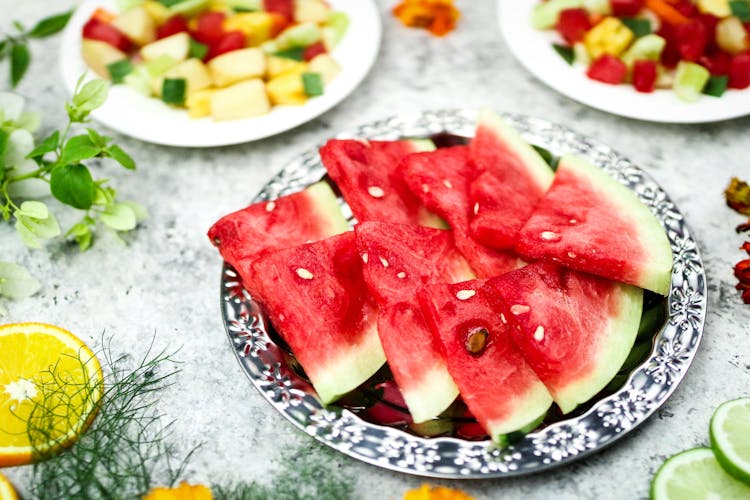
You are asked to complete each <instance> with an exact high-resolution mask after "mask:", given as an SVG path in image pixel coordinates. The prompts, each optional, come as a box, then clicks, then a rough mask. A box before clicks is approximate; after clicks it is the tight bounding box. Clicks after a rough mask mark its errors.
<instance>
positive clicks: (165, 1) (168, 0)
mask: <svg viewBox="0 0 750 500" xmlns="http://www.w3.org/2000/svg"><path fill="white" fill-rule="evenodd" d="M184 1H185V0H158V2H159V3H160V4H162V5H163V6H164V7H172V6H173V5H177V4H178V3H180V2H184Z"/></svg>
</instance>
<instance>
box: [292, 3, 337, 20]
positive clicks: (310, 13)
mask: <svg viewBox="0 0 750 500" xmlns="http://www.w3.org/2000/svg"><path fill="white" fill-rule="evenodd" d="M330 14H331V8H330V7H328V5H326V4H325V3H324V2H321V1H320V0H296V1H295V2H294V20H295V21H297V22H298V23H306V22H312V23H321V24H322V23H324V22H326V21H328V16H329V15H330Z"/></svg>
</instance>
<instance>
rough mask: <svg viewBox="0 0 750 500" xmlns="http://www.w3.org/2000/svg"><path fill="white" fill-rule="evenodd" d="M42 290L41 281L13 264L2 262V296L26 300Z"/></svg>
mask: <svg viewBox="0 0 750 500" xmlns="http://www.w3.org/2000/svg"><path fill="white" fill-rule="evenodd" d="M40 288H41V285H40V284H39V281H37V280H36V279H35V278H34V277H33V276H32V275H31V274H29V272H28V271H27V270H26V269H24V268H23V267H21V266H19V265H17V264H13V263H12V262H0V295H3V296H5V297H8V298H11V299H25V298H26V297H30V296H31V295H34V294H35V293H36V292H38V291H39V289H40Z"/></svg>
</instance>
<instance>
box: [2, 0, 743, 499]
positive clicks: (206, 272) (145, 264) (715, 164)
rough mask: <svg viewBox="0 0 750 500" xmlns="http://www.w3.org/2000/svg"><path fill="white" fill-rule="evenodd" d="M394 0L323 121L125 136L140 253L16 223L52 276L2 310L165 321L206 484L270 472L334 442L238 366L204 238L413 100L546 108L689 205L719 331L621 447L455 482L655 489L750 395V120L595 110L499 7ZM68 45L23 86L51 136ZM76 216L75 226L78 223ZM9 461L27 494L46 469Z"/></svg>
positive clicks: (398, 488)
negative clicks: (746, 198) (734, 181)
mask: <svg viewBox="0 0 750 500" xmlns="http://www.w3.org/2000/svg"><path fill="white" fill-rule="evenodd" d="M353 1H354V0H353ZM71 3H72V2H68V1H62V0H56V1H55V2H50V1H42V0H28V1H24V2H18V1H15V0H0V11H2V12H4V13H6V15H5V16H3V17H4V20H3V21H1V22H0V26H1V27H2V28H3V29H6V28H7V27H8V26H9V25H10V19H20V20H23V21H24V22H27V24H31V23H32V22H33V21H34V20H36V19H38V18H40V17H42V16H44V15H48V14H50V13H51V12H52V11H59V10H62V9H63V8H64V7H65V6H66V5H68V4H71ZM379 3H380V5H381V10H382V14H383V19H384V29H385V31H384V40H383V46H382V49H381V52H380V56H379V58H378V61H377V63H376V65H375V67H374V68H373V70H372V72H371V73H370V75H369V76H368V78H367V79H366V80H365V82H364V84H363V85H362V86H361V87H360V88H359V89H357V90H356V91H355V92H354V94H353V95H352V96H351V97H350V98H349V99H347V100H346V101H344V102H343V103H341V104H340V105H339V106H337V107H336V108H335V109H333V110H332V111H330V112H328V113H326V114H325V115H323V116H322V117H320V118H318V119H317V120H314V121H312V122H310V123H308V124H306V125H304V126H301V127H299V128H297V129H295V130H293V131H291V132H287V133H285V134H282V135H279V136H276V137H274V138H271V139H267V140H263V141H260V142H255V143H250V144H245V145H240V146H234V147H225V148H215V149H203V150H186V149H174V148H168V147H160V146H154V145H150V144H145V143H142V142H138V141H135V140H131V139H129V138H127V137H120V136H118V135H117V134H116V133H113V134H114V135H115V136H117V139H118V141H120V143H121V144H122V145H123V146H124V147H125V148H126V150H128V151H130V152H131V153H132V155H133V156H134V157H135V159H136V160H137V162H138V166H139V169H138V171H137V172H136V173H130V172H126V171H124V170H121V169H115V168H111V167H110V166H103V167H102V169H103V171H104V175H106V176H108V177H110V178H112V180H113V184H114V185H115V186H116V187H117V188H118V190H119V192H120V194H121V196H122V197H123V198H125V199H134V200H137V201H138V202H140V203H142V204H143V205H145V206H146V207H148V209H149V211H150V213H151V217H150V218H149V220H148V221H147V222H146V223H145V224H143V226H142V227H141V228H140V229H139V230H138V231H136V232H135V234H134V235H133V237H132V238H130V239H129V242H128V244H127V246H122V245H120V244H119V243H117V242H116V241H114V240H113V239H111V238H107V237H106V236H105V237H103V238H102V239H101V240H100V241H98V242H97V244H96V245H95V246H94V248H93V249H91V250H90V251H89V252H87V253H86V254H83V255H82V254H79V252H78V251H77V249H76V248H74V247H71V246H68V245H61V244H53V245H50V246H48V248H47V251H29V250H26V249H25V248H23V247H22V245H21V244H20V243H19V241H18V240H17V239H16V238H15V235H14V232H13V230H12V228H11V227H9V226H6V225H1V226H0V257H1V258H2V260H11V261H16V262H19V263H21V264H23V265H25V266H27V267H28V268H29V270H30V271H31V272H32V273H33V274H34V275H36V276H38V277H39V278H41V280H42V281H43V282H44V288H43V290H42V291H41V292H40V293H39V294H38V295H37V296H35V297H33V298H31V299H28V300H25V301H21V302H15V303H10V304H8V305H9V308H10V315H9V316H8V317H6V318H3V319H2V321H3V322H5V321H13V322H15V321H44V322H50V323H54V324H58V325H61V326H63V327H66V328H68V329H70V330H72V331H74V332H76V333H77V334H78V335H80V336H81V337H82V338H83V339H85V340H86V341H87V342H89V343H90V345H92V346H98V345H99V343H100V339H101V334H102V332H106V334H107V335H108V336H111V337H112V339H113V340H112V347H113V350H114V351H115V353H125V352H130V353H133V354H141V353H143V352H144V350H145V348H146V346H147V344H148V343H149V342H150V340H151V338H152V336H153V335H154V332H156V344H157V347H163V346H169V347H175V348H176V347H178V346H183V347H182V350H181V352H180V354H179V358H180V359H181V360H182V361H184V364H183V365H182V370H183V371H182V374H181V375H180V377H179V380H178V383H177V385H175V386H174V387H172V388H171V389H169V390H167V391H166V392H165V393H164V394H163V397H162V398H161V400H160V402H159V409H160V410H161V411H162V412H163V413H164V414H165V416H166V418H170V419H177V423H176V425H175V428H174V434H173V436H172V439H173V440H174V442H176V443H177V444H178V445H180V446H183V447H184V448H186V449H187V448H190V447H192V446H194V445H195V444H197V443H200V442H205V443H206V444H205V445H204V446H203V447H202V448H200V450H199V451H198V452H197V453H196V455H195V457H194V459H193V460H192V462H191V466H190V467H189V469H188V473H189V478H190V479H191V480H192V481H213V480H225V479H226V480H230V479H234V480H238V479H244V480H253V479H258V480H263V478H264V477H266V476H267V475H268V474H269V473H270V471H272V470H274V467H276V465H277V464H278V461H279V460H280V456H281V453H282V451H283V450H284V449H295V448H297V447H300V446H305V447H307V448H308V449H310V450H311V451H310V453H321V451H320V450H319V448H318V446H316V445H313V442H312V439H311V438H309V437H308V436H307V435H304V434H302V433H300V432H299V431H298V430H296V429H295V428H293V427H292V426H291V425H290V424H288V423H287V422H286V421H285V420H283V419H281V418H280V417H279V416H278V415H277V414H276V413H275V412H274V410H272V409H271V407H270V406H269V405H268V404H267V403H266V402H265V401H263V399H262V398H261V397H260V396H259V395H258V394H257V393H256V391H255V390H254V389H253V388H252V386H251V385H250V384H249V382H248V381H247V380H246V378H245V376H244V375H243V374H242V372H241V371H240V367H239V365H238V364H237V362H236V361H235V359H234V356H233V354H232V352H231V349H230V348H229V346H228V343H227V339H226V335H225V333H224V330H223V327H222V324H221V321H220V318H219V308H218V295H219V294H218V284H219V270H220V264H221V261H220V259H219V257H218V255H217V253H216V252H215V250H214V249H213V248H212V247H211V246H210V245H209V244H208V241H207V240H206V238H205V236H204V235H205V232H206V230H207V229H208V227H209V226H210V225H211V223H212V222H213V221H214V220H216V219H217V218H218V217H219V216H221V215H223V214H225V213H227V212H230V211H232V210H235V209H237V208H240V207H241V206H243V204H245V203H246V202H247V201H248V200H249V199H250V198H251V197H252V196H253V195H254V194H255V193H256V192H257V191H258V190H259V189H260V187H261V186H262V185H263V184H264V183H265V182H266V181H267V180H268V179H269V178H270V177H271V176H273V175H274V173H275V172H276V171H277V170H278V169H280V168H281V167H282V166H283V165H284V164H285V162H287V161H288V160H289V159H290V158H292V157H294V156H295V155H297V154H299V153H300V152H302V151H304V150H306V149H308V148H310V147H311V146H313V145H314V144H316V143H318V142H319V141H321V140H323V139H325V138H327V137H329V136H331V135H332V134H334V133H335V132H336V131H339V130H343V129H349V128H352V126H354V125H356V124H360V123H363V122H367V121H370V120H373V119H378V118H381V117H383V116H385V115H389V114H393V113H396V112H400V111H414V110H425V109H435V108H455V107H479V106H490V107H493V108H495V109H498V110H502V111H508V112H515V113H524V114H528V115H533V116H538V117H542V118H546V119H548V120H552V121H556V122H560V123H564V124H566V125H568V126H569V127H572V128H574V129H576V130H577V131H579V132H582V133H584V134H587V135H590V136H592V137H594V138H596V139H598V140H601V141H604V142H606V143H608V144H610V145H612V146H613V147H615V148H616V149H617V150H619V151H622V152H624V153H626V154H627V155H628V156H629V157H630V158H631V159H633V160H634V161H635V162H636V163H637V164H638V165H640V166H642V167H643V168H645V169H646V170H648V171H649V172H650V173H651V174H652V175H653V176H654V177H655V178H656V180H657V181H658V182H659V183H660V184H661V185H662V186H663V187H664V188H665V189H666V191H667V192H668V193H669V194H670V195H671V196H672V198H673V199H674V200H675V202H676V203H677V205H678V206H679V208H680V209H681V210H682V211H683V213H684V214H685V215H686V217H687V220H688V222H689V224H690V226H691V227H692V229H693V232H694V235H695V237H696V238H697V239H698V241H699V243H700V248H701V251H702V254H703V259H704V262H705V265H706V269H707V273H708V281H709V291H710V295H709V313H708V318H707V321H706V328H705V337H704V340H703V344H702V346H701V348H700V350H699V352H698V355H697V357H696V359H695V363H694V365H693V367H692V368H691V370H690V373H689V374H688V375H687V377H686V379H685V380H684V382H683V384H682V386H680V388H679V389H678V390H677V391H676V393H675V394H674V395H673V396H672V398H671V399H670V400H669V401H668V402H667V403H666V404H665V405H664V406H663V407H662V409H661V410H660V411H659V412H658V414H657V415H655V416H653V417H652V418H651V419H650V420H649V421H648V422H646V423H645V424H644V425H643V426H641V427H640V428H639V429H638V430H636V431H635V432H633V433H632V434H630V435H629V436H628V437H627V438H625V439H623V440H622V441H621V442H619V443H618V444H617V445H615V446H613V447H612V448H611V449H608V450H606V451H604V452H602V453H599V454H597V455H595V456H593V457H591V458H588V459H586V460H584V461H581V462H579V463H575V464H573V465H571V466H568V467H563V468H560V469H557V470H555V471H552V472H547V473H544V474H539V475H536V476H532V477H525V478H519V479H512V480H496V481H472V482H460V483H455V485H457V486H459V487H461V488H464V489H465V490H467V491H468V492H470V493H471V494H474V495H476V496H477V497H478V498H500V497H502V498H529V499H536V498H539V499H545V498H551V497H556V498H559V499H561V500H562V499H572V498H603V497H606V498H623V499H624V498H628V499H631V498H645V497H646V496H647V494H648V485H649V481H650V479H651V476H652V474H653V473H654V472H655V471H656V469H657V468H658V467H659V465H660V464H661V462H662V461H663V460H664V458H665V457H667V456H669V455H671V454H673V453H676V452H678V451H681V450H683V449H686V448H689V447H693V446H699V445H706V444H707V442H708V433H707V426H708V421H709V417H710V415H711V412H712V411H713V409H714V407H715V406H716V405H718V404H719V403H720V402H722V401H724V400H727V399H731V398H735V397H739V396H743V395H748V393H749V392H750V390H748V387H750V342H749V341H748V340H749V339H748V336H749V334H750V306H744V305H742V303H741V301H740V299H739V297H738V295H737V293H736V292H735V291H734V289H733V284H734V279H733V277H732V265H733V263H734V262H735V261H737V260H738V259H739V258H741V253H740V251H739V250H737V247H738V246H739V245H740V244H741V241H742V239H741V237H740V236H738V235H736V234H735V233H734V230H733V228H734V226H735V225H736V224H737V223H739V222H740V221H741V218H740V217H739V216H738V215H736V214H734V213H733V212H732V211H730V210H729V209H728V208H726V207H725V206H724V203H723V197H722V191H723V189H724V188H725V186H726V185H727V183H728V182H729V179H730V177H731V176H732V175H737V176H741V177H744V178H746V179H748V178H750V164H749V163H748V156H747V148H748V144H749V143H748V136H747V131H748V126H750V118H743V119H738V120H733V121H728V122H723V123H718V124H712V125H696V126H689V125H688V126H671V125H659V124H649V123H643V122H639V121H634V120H629V119H623V118H618V117H615V116H611V115H608V114H605V113H602V112H599V111H595V110H592V109H588V108H585V107H583V106H581V105H579V104H577V103H576V102H574V101H571V100H569V99H567V98H565V97H562V96H560V95H558V94H557V93H555V92H554V91H552V90H550V89H548V88H547V87H545V86H543V85H542V84H540V83H539V82H537V81H536V80H535V79H534V78H533V77H531V76H530V75H529V74H528V73H527V72H526V71H525V70H524V69H523V68H522V67H521V66H520V65H519V64H518V63H517V62H516V61H515V60H514V59H513V57H512V56H511V54H510V53H509V52H508V50H507V48H506V46H505V44H504V43H503V42H502V40H501V37H500V35H499V33H498V30H497V29H496V21H495V6H494V2H493V1H490V0H482V1H480V2H477V1H471V2H469V1H462V0H459V1H458V2H457V3H458V5H459V6H460V7H461V8H462V10H463V12H464V14H465V17H464V19H463V20H462V21H461V24H460V27H459V29H458V31H457V32H455V33H454V34H452V35H450V36H448V37H447V38H445V39H436V38H432V37H428V36H426V35H425V34H424V33H422V32H419V31H415V30H407V29H404V28H403V27H401V26H400V25H397V24H396V22H395V21H394V19H393V18H392V17H390V16H389V15H388V8H389V7H390V6H391V5H392V4H393V3H395V1H390V0H389V1H385V0H383V1H380V2H379ZM53 6H54V7H53ZM8 12H10V15H8V14H7V13H8ZM58 43H59V41H58V39H52V40H49V41H43V42H34V45H33V53H34V60H33V63H32V66H31V69H30V72H29V75H28V76H27V78H26V79H25V81H24V83H23V84H22V85H21V86H20V87H19V89H18V90H19V91H20V92H21V93H22V94H24V95H25V96H27V97H28V98H29V101H30V107H31V108H33V109H36V110H39V111H42V112H43V113H44V126H45V127H46V129H45V130H44V131H43V132H46V130H47V129H49V128H51V127H53V126H55V127H57V126H60V124H61V123H62V120H63V116H64V110H63V109H62V107H61V104H62V102H63V99H65V98H66V97H67V96H66V94H65V90H64V89H63V87H62V84H61V81H60V77H59V75H58V68H57V51H58ZM3 81H5V80H3ZM748 92H750V91H748ZM748 97H749V98H750V94H749V96H748ZM107 132H109V131H107ZM61 222H63V223H70V222H72V221H66V220H65V218H64V217H63V218H62V220H61ZM330 456H331V455H330V454H322V453H321V457H330ZM333 457H334V458H333V460H335V462H336V464H337V466H338V467H340V468H341V469H342V470H345V471H347V472H349V473H350V474H352V475H353V476H354V477H356V478H357V479H356V493H357V496H358V497H360V498H372V499H380V498H400V496H401V495H402V494H403V492H404V491H405V490H406V489H408V488H413V487H416V486H418V485H419V484H420V483H422V482H423V480H422V479H420V478H415V477H410V476H406V475H401V474H397V473H393V472H388V471H384V470H380V469H378V468H375V467H373V466H369V465H365V464H362V463H359V462H357V461H355V460H352V459H349V458H347V457H345V456H343V455H339V454H335V455H333ZM3 472H8V473H9V475H10V478H11V479H12V480H14V482H16V483H17V485H18V486H19V487H21V489H23V484H24V481H25V480H26V477H27V474H28V470H25V469H23V468H15V469H10V470H8V471H3Z"/></svg>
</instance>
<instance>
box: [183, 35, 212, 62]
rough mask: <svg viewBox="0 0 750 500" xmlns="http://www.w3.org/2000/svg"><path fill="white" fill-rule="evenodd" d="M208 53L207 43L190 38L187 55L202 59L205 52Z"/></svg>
mask: <svg viewBox="0 0 750 500" xmlns="http://www.w3.org/2000/svg"><path fill="white" fill-rule="evenodd" d="M207 53H208V45H206V44H204V43H200V42H197V41H195V40H193V39H192V38H191V39H190V52H189V54H188V57H194V58H196V59H203V58H204V57H206V54H207Z"/></svg>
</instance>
